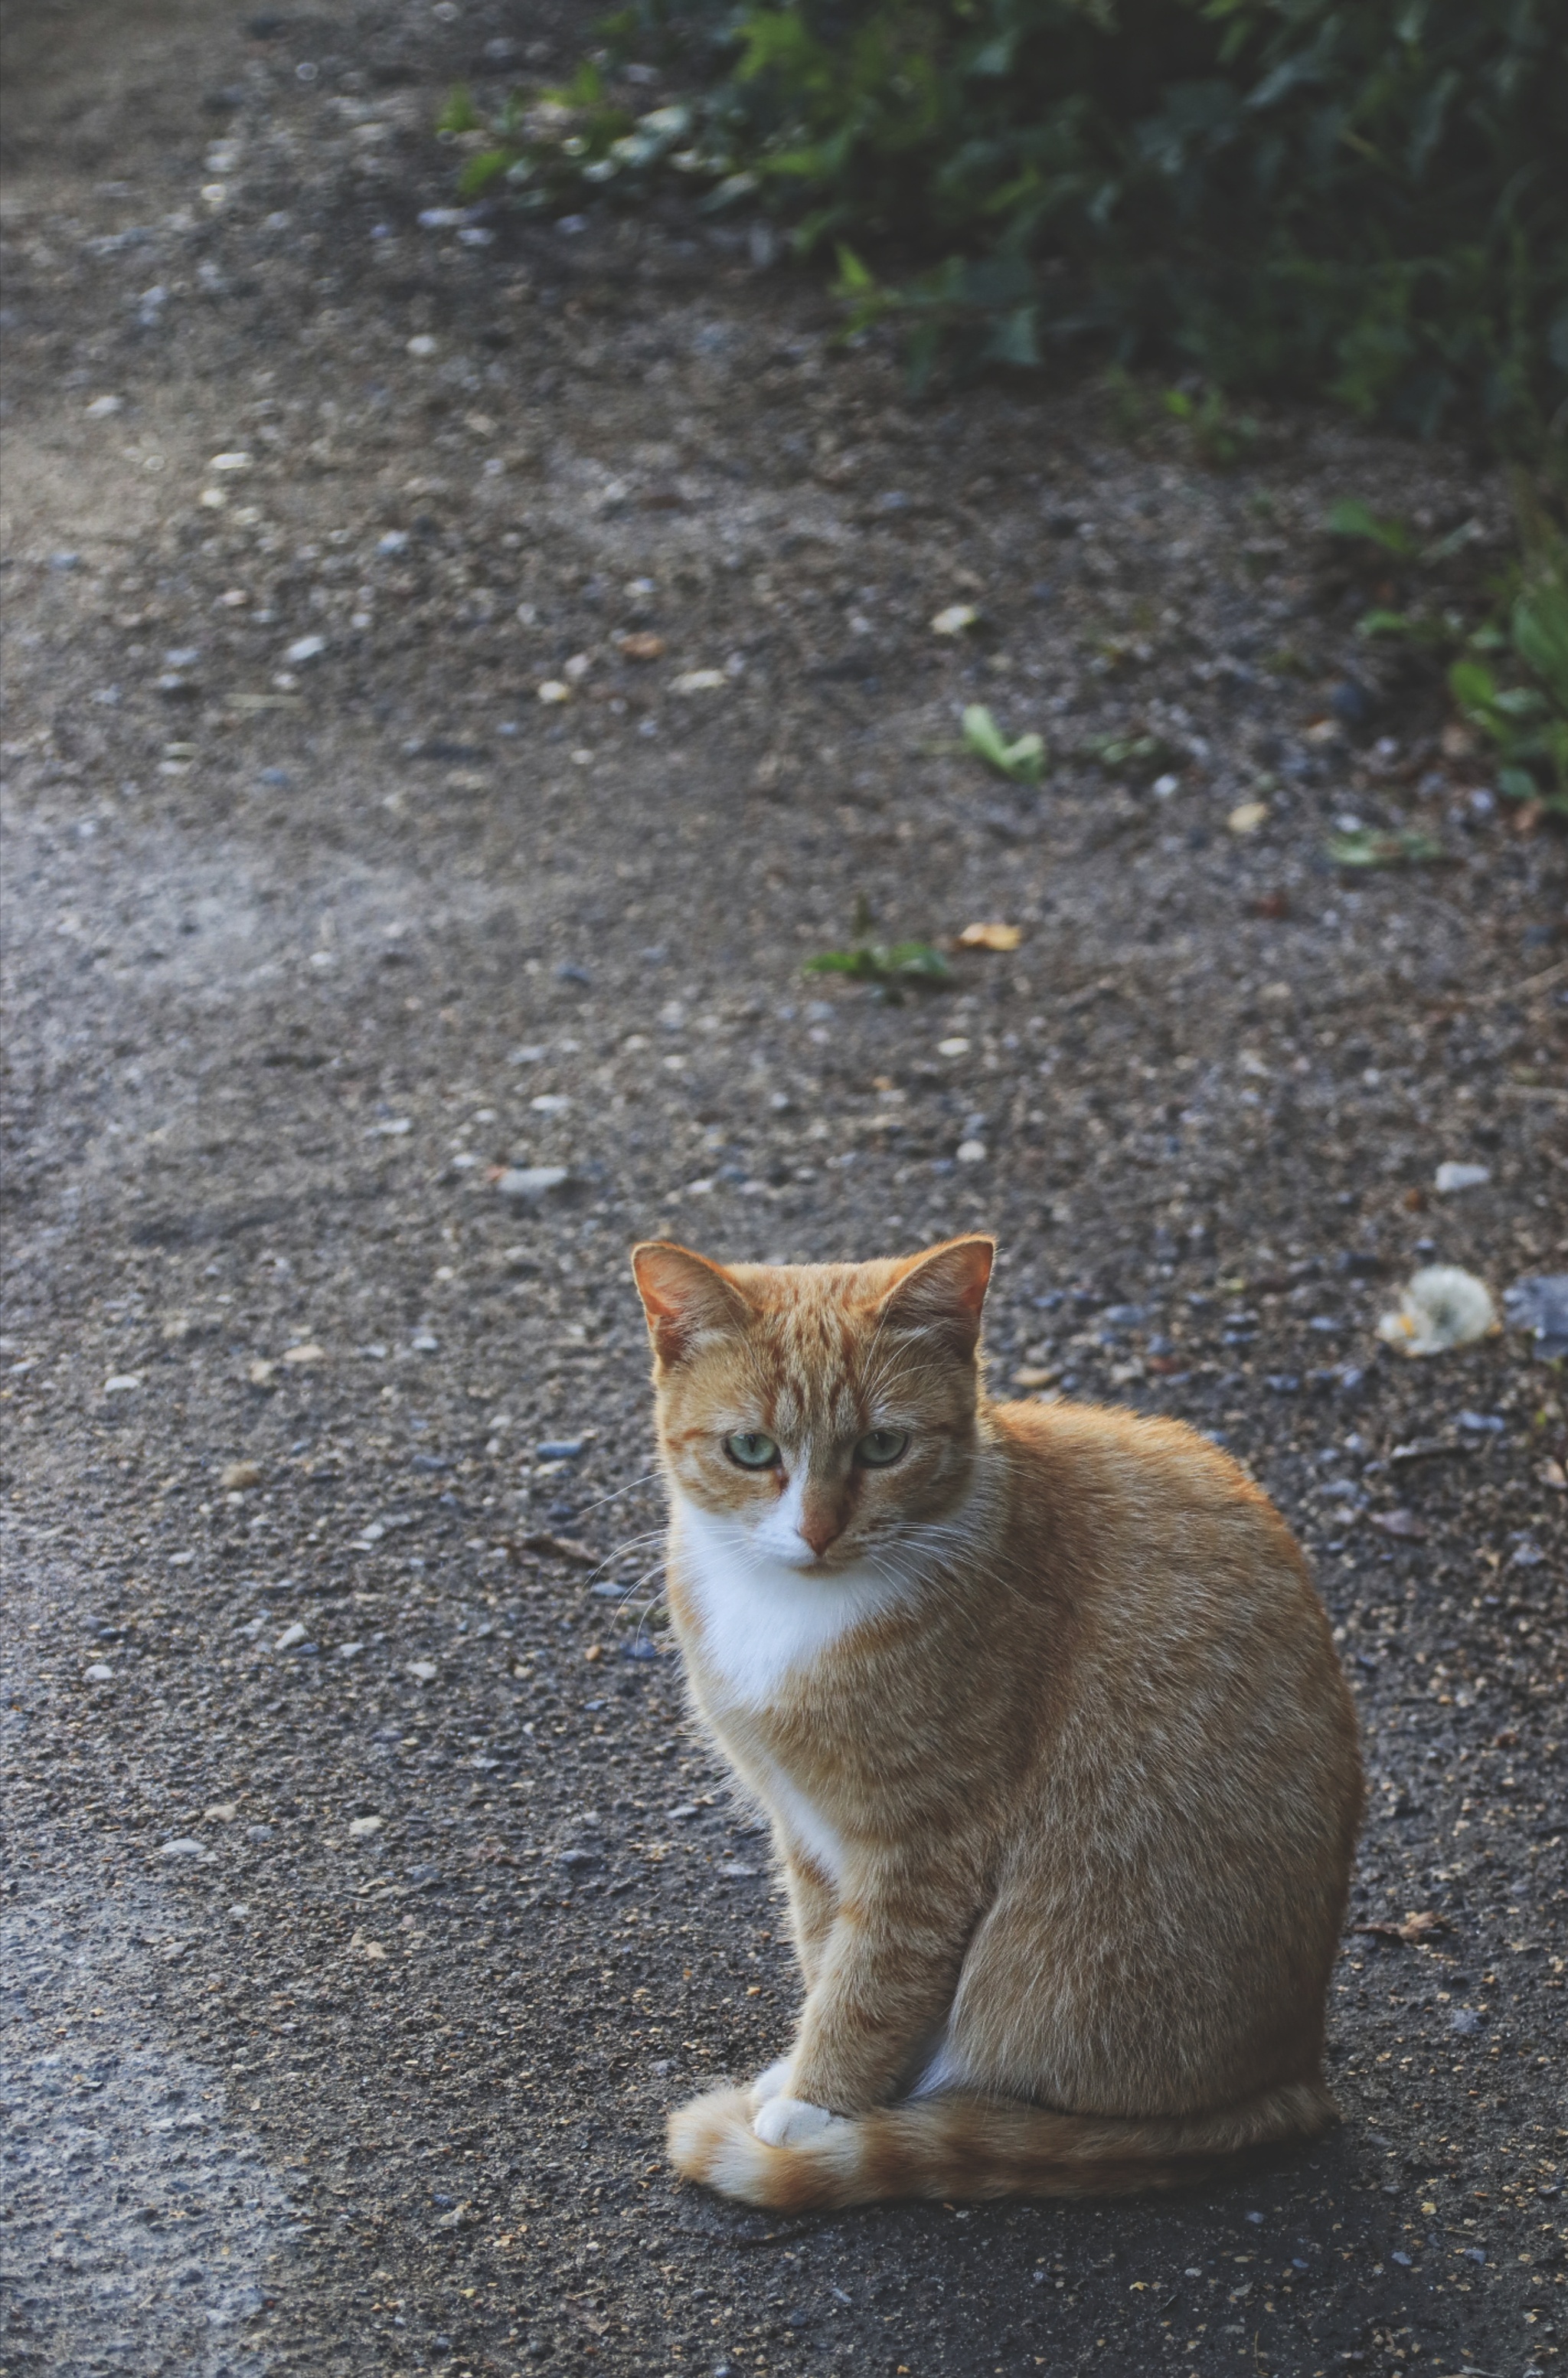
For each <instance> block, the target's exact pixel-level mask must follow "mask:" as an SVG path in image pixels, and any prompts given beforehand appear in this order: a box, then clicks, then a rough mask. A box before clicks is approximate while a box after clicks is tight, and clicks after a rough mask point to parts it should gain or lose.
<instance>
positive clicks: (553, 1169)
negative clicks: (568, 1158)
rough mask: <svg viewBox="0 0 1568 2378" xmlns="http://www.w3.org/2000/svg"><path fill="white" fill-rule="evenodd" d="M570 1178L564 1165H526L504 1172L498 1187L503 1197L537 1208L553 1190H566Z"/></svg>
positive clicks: (497, 1184)
mask: <svg viewBox="0 0 1568 2378" xmlns="http://www.w3.org/2000/svg"><path fill="white" fill-rule="evenodd" d="M570 1178H571V1175H570V1173H569V1171H568V1170H567V1167H566V1166H565V1165H564V1164H526V1165H521V1166H519V1167H517V1168H516V1169H514V1170H512V1171H507V1172H503V1173H502V1174H501V1177H500V1179H499V1180H498V1181H497V1183H496V1186H497V1189H498V1190H499V1192H500V1194H501V1195H502V1196H503V1197H513V1198H516V1199H517V1200H518V1202H519V1203H520V1204H521V1205H524V1206H537V1205H539V1204H540V1203H541V1201H542V1200H543V1199H544V1198H545V1197H547V1196H548V1195H550V1193H551V1191H552V1190H554V1189H563V1188H565V1186H566V1184H567V1183H568V1182H569V1180H570Z"/></svg>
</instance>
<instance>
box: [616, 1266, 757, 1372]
mask: <svg viewBox="0 0 1568 2378" xmlns="http://www.w3.org/2000/svg"><path fill="white" fill-rule="evenodd" d="M631 1269H632V1276H633V1278H634V1279H636V1281H637V1293H638V1294H639V1296H640V1298H641V1299H642V1310H643V1312H644V1313H645V1314H646V1315H647V1316H648V1335H649V1336H650V1338H652V1341H653V1351H654V1353H655V1354H656V1355H657V1356H658V1358H659V1360H660V1362H661V1363H664V1364H665V1365H666V1366H668V1365H671V1364H673V1363H680V1362H684V1361H685V1359H686V1357H687V1356H688V1354H689V1353H690V1352H691V1351H692V1350H693V1348H694V1347H695V1346H696V1345H697V1344H698V1342H699V1340H700V1339H702V1338H705V1337H712V1336H723V1335H727V1334H729V1333H730V1332H732V1331H734V1330H736V1329H739V1328H742V1327H744V1326H745V1324H746V1323H747V1322H748V1320H749V1319H750V1317H751V1307H750V1305H749V1303H748V1302H747V1300H746V1298H745V1297H744V1296H743V1295H742V1294H741V1292H740V1291H739V1289H738V1288H737V1287H736V1284H735V1282H734V1280H733V1279H731V1278H730V1276H729V1274H728V1273H727V1272H726V1271H725V1270H724V1267H723V1266H722V1265H720V1264H716V1263H710V1262H709V1260H708V1258H707V1256H706V1255H693V1254H692V1252H691V1249H690V1248H689V1247H681V1246H676V1244H675V1243H674V1241H673V1240H670V1239H646V1240H644V1241H643V1243H642V1244H641V1245H640V1246H639V1247H633V1249H632V1251H631Z"/></svg>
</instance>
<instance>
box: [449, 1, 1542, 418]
mask: <svg viewBox="0 0 1568 2378" xmlns="http://www.w3.org/2000/svg"><path fill="white" fill-rule="evenodd" d="M606 30H607V32H608V37H609V41H610V44H611V50H610V55H611V58H612V60H613V59H614V58H615V57H616V56H618V57H619V58H621V59H623V60H624V59H626V58H628V57H631V56H633V55H640V56H642V57H644V58H646V57H647V56H648V55H649V54H651V53H652V54H656V55H658V56H659V58H660V59H661V61H662V63H663V64H664V66H665V68H666V70H667V72H668V73H669V75H670V77H671V78H672V80H674V81H675V82H676V83H677V84H678V85H679V86H680V90H681V95H680V96H679V97H678V98H677V99H676V100H675V101H673V102H670V103H668V104H666V105H664V106H662V107H659V108H655V109H652V110H651V111H648V112H646V113H644V114H635V113H634V112H633V111H632V110H631V109H630V108H628V106H627V104H626V103H625V101H624V99H623V97H622V96H621V93H622V92H623V91H624V90H626V89H627V88H628V86H626V85H624V84H622V83H620V82H618V81H615V80H613V79H612V78H610V77H607V76H606V75H605V73H604V71H602V69H601V68H600V67H599V66H592V65H591V66H585V67H584V68H583V69H582V71H581V73H580V74H579V76H578V77H577V78H576V79H575V80H574V81H573V82H572V83H570V84H569V85H568V86H566V87H565V88H564V89H563V90H557V91H553V92H550V93H545V94H538V95H536V96H535V98H534V100H533V102H522V101H516V102H512V103H511V106H510V109H509V114H507V115H506V116H505V117H504V118H503V119H501V120H500V121H498V122H497V126H495V127H494V138H492V139H490V140H488V141H487V143H486V146H485V148H484V149H483V150H481V151H480V152H479V153H478V154H476V155H471V156H470V157H469V158H468V159H467V161H466V162H465V164H464V167H463V187H464V189H465V191H466V193H467V194H468V195H471V196H472V195H476V194H478V193H479V192H480V191H482V190H489V189H492V188H494V187H496V186H508V187H509V188H510V189H511V190H512V192H513V193H514V194H515V195H517V196H518V197H519V198H520V200H521V201H522V202H525V203H531V204H538V205H545V204H549V203H558V202H559V201H560V199H561V198H562V197H563V196H564V195H565V194H566V193H567V191H568V190H569V189H575V191H576V192H577V194H578V197H579V198H581V194H582V186H583V185H584V184H586V185H588V186H589V187H590V188H593V187H598V188H600V189H602V190H604V191H605V192H607V193H609V192H619V193H623V194H625V195H626V196H627V197H628V198H636V197H638V196H640V194H642V193H643V192H644V191H646V189H647V188H648V187H649V186H650V185H651V183H652V182H653V181H654V180H656V179H658V178H661V177H664V176H675V177H678V178H681V179H684V180H685V182H686V183H687V184H688V186H690V187H692V188H694V189H695V190H697V191H698V192H700V195H701V202H702V203H703V204H704V205H707V206H710V207H712V208H714V209H724V208H726V207H734V206H736V205H739V204H742V203H744V204H745V205H746V206H747V207H748V209H751V210H766V211H768V212H771V213H772V214H773V215H775V216H776V217H778V218H780V219H781V220H782V221H783V222H784V223H785V224H786V225H787V226H788V229H789V232H790V234H791V236H792V237H793V240H794V243H795V246H796V249H797V250H798V251H799V252H800V253H802V254H810V253H812V252H815V251H817V250H820V249H826V250H827V251H828V252H830V253H831V254H832V256H833V258H835V259H836V264H837V288H838V292H839V294H840V296H841V298H842V300H843V303H844V307H845V310H846V318H847V320H848V322H849V324H850V326H851V327H852V328H855V327H861V328H864V327H866V326H868V325H870V324H872V323H875V322H879V321H881V320H884V319H889V318H894V319H896V320H897V321H898V322H899V323H900V324H901V325H902V327H903V330H904V339H905V344H906V349H907V352H908V355H909V359H910V366H911V371H912V375H913V377H914V378H915V379H916V382H917V383H919V382H922V381H924V380H926V379H928V378H929V377H930V375H931V373H932V372H933V371H934V370H936V369H937V368H939V367H945V368H950V369H952V370H955V371H958V372H960V373H962V372H964V371H973V370H976V369H979V368H981V367H985V366H991V367H1002V368H1006V367H1027V366H1036V365H1038V364H1040V363H1042V362H1043V361H1046V360H1047V359H1048V358H1049V357H1051V356H1052V355H1053V354H1060V353H1063V352H1067V351H1070V350H1071V349H1072V348H1073V347H1074V346H1075V345H1080V344H1082V343H1083V342H1086V341H1092V342H1096V343H1097V345H1098V347H1099V349H1100V351H1101V352H1102V353H1105V352H1106V351H1107V350H1108V351H1109V354H1111V356H1112V357H1113V358H1114V359H1117V360H1119V362H1120V363H1121V364H1122V365H1123V366H1127V365H1130V364H1133V363H1150V364H1153V363H1158V364H1161V365H1164V366H1171V365H1175V366H1177V367H1178V368H1179V370H1180V371H1181V372H1182V373H1183V374H1184V375H1186V376H1190V378H1191V380H1192V384H1194V385H1196V386H1197V387H1198V388H1200V389H1203V390H1208V391H1224V392H1226V393H1227V395H1236V394H1241V393H1245V392H1249V391H1258V392H1272V393H1275V394H1280V395H1287V396H1293V397H1294V396H1300V395H1302V394H1306V393H1312V392H1315V393H1325V392H1326V393H1329V394H1332V395H1334V396H1336V397H1337V398H1339V399H1340V400H1342V401H1343V402H1346V403H1347V404H1348V405H1350V406H1351V407H1353V408H1354V409H1355V410H1356V411H1357V412H1358V413H1359V414H1363V415H1365V416H1368V417H1372V416H1376V417H1380V418H1382V419H1385V420H1389V421H1393V422H1395V423H1402V424H1404V425H1406V426H1410V427H1412V428H1415V429H1418V430H1420V431H1431V430H1433V429H1435V428H1437V427H1438V426H1441V425H1443V424H1446V423H1451V422H1457V421H1459V420H1461V419H1465V420H1467V421H1468V422H1470V423H1471V424H1473V425H1474V426H1476V427H1478V429H1479V430H1480V432H1481V433H1482V434H1483V435H1484V436H1485V437H1486V438H1488V439H1489V440H1490V442H1491V443H1493V444H1494V445H1497V446H1501V447H1502V448H1505V449H1513V450H1526V449H1528V448H1530V447H1532V446H1538V444H1539V443H1540V441H1541V439H1542V438H1543V437H1544V436H1545V434H1546V430H1547V426H1548V424H1549V423H1550V420H1551V417H1552V415H1553V414H1554V413H1555V411H1556V409H1557V408H1558V407H1559V406H1561V405H1562V402H1563V400H1564V397H1565V396H1568V174H1564V172H1563V169H1562V159H1563V158H1564V156H1568V54H1565V52H1568V42H1565V35H1564V19H1563V14H1562V0H1355V5H1354V6H1347V5H1346V0H785V5H779V0H740V4H739V5H738V6H734V5H730V0H689V5H688V6H687V7H686V9H685V10H684V11H683V12H682V13H680V14H678V15H676V14H674V13H671V12H670V11H669V9H668V8H667V7H666V6H664V5H663V0H642V5H640V6H636V7H633V8H629V9H628V10H626V11H625V12H624V13H623V14H622V15H621V16H620V17H618V18H612V19H610V20H609V24H608V27H607V28H606ZM463 128H465V129H469V130H473V129H474V128H475V127H474V126H464V127H463ZM1183 407H1185V408H1186V412H1185V417H1186V418H1188V419H1189V420H1190V421H1191V424H1192V426H1193V428H1194V432H1195V434H1196V435H1198V436H1199V437H1200V438H1204V439H1207V440H1208V441H1209V442H1211V443H1213V444H1214V445H1215V448H1216V450H1217V449H1219V448H1221V447H1224V448H1226V449H1234V448H1236V447H1237V445H1238V442H1239V441H1241V442H1242V443H1244V442H1245V438H1246V436H1247V434H1248V433H1247V430H1246V429H1245V428H1244V427H1243V426H1242V425H1241V423H1240V422H1239V421H1233V420H1232V418H1231V417H1230V416H1229V415H1228V414H1226V413H1225V412H1224V411H1223V410H1222V408H1221V404H1220V401H1219V398H1218V396H1217V395H1215V394H1212V393H1205V394H1203V395H1200V396H1197V397H1192V396H1190V395H1188V394H1187V393H1186V392H1185V390H1182V391H1181V392H1179V396H1178V399H1177V409H1178V410H1181V409H1182V408H1183Z"/></svg>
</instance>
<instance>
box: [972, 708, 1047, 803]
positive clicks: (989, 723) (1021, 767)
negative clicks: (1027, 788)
mask: <svg viewBox="0 0 1568 2378" xmlns="http://www.w3.org/2000/svg"><path fill="white" fill-rule="evenodd" d="M964 742H965V744H966V745H967V746H968V748H969V750H970V751H976V752H977V753H978V754H979V756H980V758H981V759H982V760H984V761H985V763H986V764H987V767H991V768H994V769H995V770H996V772H997V774H998V775H999V776H1007V777H1010V778H1011V781H1012V782H1013V783H1014V784H1015V785H1037V784H1038V783H1039V781H1040V779H1041V777H1042V776H1043V775H1045V773H1046V747H1045V743H1044V741H1043V739H1041V737H1039V736H1038V735H1020V736H1019V737H1018V739H1017V740H1016V741H1015V742H1011V743H1010V742H1009V741H1008V739H1007V738H1006V736H1005V735H1004V734H1003V733H1002V731H1001V728H1000V727H999V726H998V725H997V722H996V720H995V719H994V718H993V717H992V716H991V714H990V712H989V711H988V710H987V708H986V705H985V703H983V702H972V703H970V704H969V707H968V708H967V709H966V710H965V712H964Z"/></svg>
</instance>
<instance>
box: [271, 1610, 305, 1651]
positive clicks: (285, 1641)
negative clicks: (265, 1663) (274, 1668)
mask: <svg viewBox="0 0 1568 2378" xmlns="http://www.w3.org/2000/svg"><path fill="white" fill-rule="evenodd" d="M304 1641H305V1628H304V1627H302V1626H301V1625H300V1622H299V1620H298V1619H297V1618H293V1619H291V1620H290V1622H289V1624H288V1625H287V1626H286V1627H284V1629H283V1631H282V1633H281V1635H280V1636H279V1638H278V1641H277V1646H276V1648H277V1649H278V1650H279V1651H293V1648H294V1645H295V1644H296V1643H303V1642H304Z"/></svg>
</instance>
